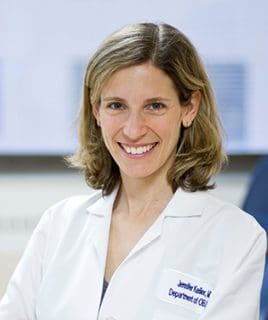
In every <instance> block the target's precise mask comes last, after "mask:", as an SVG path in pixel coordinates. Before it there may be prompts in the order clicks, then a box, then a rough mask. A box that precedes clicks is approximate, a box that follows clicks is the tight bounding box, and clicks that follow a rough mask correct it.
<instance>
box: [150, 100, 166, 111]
mask: <svg viewBox="0 0 268 320" xmlns="http://www.w3.org/2000/svg"><path fill="white" fill-rule="evenodd" d="M164 109H165V106H164V105H163V104H162V103H160V102H153V103H151V104H150V105H149V106H148V110H150V111H164Z"/></svg>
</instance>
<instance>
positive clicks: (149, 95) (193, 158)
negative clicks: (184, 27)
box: [0, 23, 266, 320]
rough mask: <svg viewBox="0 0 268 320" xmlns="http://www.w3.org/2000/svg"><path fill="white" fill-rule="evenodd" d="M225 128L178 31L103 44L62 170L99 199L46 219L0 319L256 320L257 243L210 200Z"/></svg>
mask: <svg viewBox="0 0 268 320" xmlns="http://www.w3.org/2000/svg"><path fill="white" fill-rule="evenodd" d="M220 128H221V125H220V121H219V119H218V115H217V108H216V104H215V102H214V97H213V92H212V88H211V85H210V82H209V80H208V77H207V75H206V72H205V69H204V67H203V65H202V63H201V60H200V58H199V56H198V54H197V52H196V50H195V49H194V47H193V45H192V44H191V43H190V41H189V40H188V39H187V38H186V37H185V36H184V35H183V34H182V33H181V32H180V31H178V30H177V29H175V28H174V27H172V26H169V25H167V24H159V25H157V24H152V23H141V24H134V25H128V26H126V27H124V28H122V29H121V30H119V31H117V32H115V33H114V34H112V35H111V36H110V37H108V38H107V39H106V40H105V41H104V43H103V44H102V45H101V46H100V48H99V49H98V50H97V52H96V53H95V54H94V56H93V57H92V59H91V60H90V61H89V65H88V68H87V71H86V76H85V85H84V95H83V102H82V106H81V113H80V148H79V150H78V151H77V152H76V154H75V155H73V156H71V157H69V158H68V161H69V162H70V163H71V165H73V166H76V167H79V168H82V169H83V170H84V173H85V178H86V181H87V182H88V184H89V185H90V186H91V187H93V188H95V189H100V191H97V192H96V193H95V194H94V195H93V196H84V197H79V196H78V197H72V198H69V199H66V200H64V201H62V202H60V203H57V204H55V205H54V206H52V207H51V208H49V209H48V210H47V211H46V212H45V214H44V216H43V217H42V219H41V221H40V222H39V224H38V226H37V228H36V230H35V232H34V234H33V236H32V238H31V240H30V242H29V245H28V247H27V249H26V251H25V253H24V255H23V258H22V260H21V262H20V263H19V265H18V267H17V269H16V271H15V273H14V275H13V277H12V279H11V280H10V283H9V286H8V288H7V292H6V294H5V296H4V298H3V300H2V301H1V303H0V319H1V320H10V319H12V320H26V319H27V320H56V319H58V320H61V319H64V320H73V319H77V320H86V319H91V320H95V319H96V320H97V319H99V320H104V319H114V320H125V319H127V320H149V319H152V320H166V319H170V320H182V319H200V320H201V319H203V320H215V319H217V320H223V319H224V320H225V319H243V320H257V319H258V318H259V310H258V309H259V295H260V288H261V283H262V276H263V268H264V259H265V251H266V238H265V232H264V230H263V229H262V228H261V227H260V226H259V225H258V224H257V222H256V221H255V220H254V218H253V217H251V216H249V215H248V214H246V213H245V212H243V211H241V210H240V209H238V208H236V207H234V206H233V205H230V204H228V203H225V202H222V201H220V200H219V199H215V198H214V197H212V196H211V195H210V194H209V192H208V189H210V188H212V187H213V185H211V184H210V182H209V181H210V178H211V177H212V176H213V174H215V173H216V172H218V171H219V170H220V168H221V167H222V165H223V163H224V161H225V159H226V157H225V155H224V151H223V150H222V140H221V132H220Z"/></svg>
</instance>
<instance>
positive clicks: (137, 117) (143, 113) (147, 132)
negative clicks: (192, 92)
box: [93, 63, 198, 178]
mask: <svg viewBox="0 0 268 320" xmlns="http://www.w3.org/2000/svg"><path fill="white" fill-rule="evenodd" d="M100 101H101V102H100V105H99V106H98V107H97V106H93V112H94V115H95V117H96V118H97V120H98V123H99V125H100V127H101V131H102V135H103V139H104V142H105V145H106V147H107V149H108V150H109V152H110V154H111V156H112V157H113V159H114V161H115V162H116V163H117V165H118V167H119V169H120V173H121V175H122V178H124V176H127V177H132V178H147V177H153V176H156V175H165V176H166V174H167V171H168V169H169V168H170V166H171V165H172V163H173V160H174V156H175V153H176V147H177V143H178V138H179V135H180V128H181V124H182V121H186V122H187V121H192V120H193V118H194V117H195V115H196V113H197V109H198V106H197V109H196V108H195V107H194V105H193V103H189V105H188V106H184V107H182V106H181V104H180V102H179V98H178V93H177V92H176V90H175V88H174V85H173V82H172V80H171V79H170V78H169V77H168V76H167V75H166V74H165V73H164V72H163V71H162V70H160V69H158V68H156V67H155V66H153V65H152V64H150V63H145V64H141V65H136V66H132V67H128V68H125V69H121V70H119V71H117V72H115V73H114V74H113V75H112V76H111V77H110V78H109V80H108V81H107V83H106V85H105V86H104V88H103V90H102V93H101V99H100Z"/></svg>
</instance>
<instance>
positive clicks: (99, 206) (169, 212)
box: [87, 186, 207, 217]
mask: <svg viewBox="0 0 268 320" xmlns="http://www.w3.org/2000/svg"><path fill="white" fill-rule="evenodd" d="M118 189H119V186H117V187H116V188H115V190H114V191H113V192H112V193H111V194H110V195H108V196H102V194H101V192H99V193H97V194H96V195H95V197H94V200H95V201H92V202H93V204H91V205H90V206H89V207H88V208H87V211H88V212H89V213H91V214H94V215H97V216H105V215H106V214H107V212H111V211H112V207H113V203H114V201H115V198H116V195H117V192H118ZM206 193H207V192H205V191H196V192H187V191H184V190H182V189H180V188H178V189H177V191H176V192H175V194H174V195H173V197H172V198H171V200H170V202H169V203H168V205H167V207H166V208H165V210H164V216H165V217H194V216H201V215H202V214H203V212H204V210H205V207H206V199H207V198H206ZM92 200H93V199H92ZM96 200H97V201H96Z"/></svg>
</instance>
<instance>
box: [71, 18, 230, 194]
mask: <svg viewBox="0 0 268 320" xmlns="http://www.w3.org/2000/svg"><path fill="white" fill-rule="evenodd" d="M146 62H151V63H152V64H153V65H154V66H155V67H157V68H159V69H161V70H162V71H164V72H165V73H166V74H167V75H168V76H169V77H170V78H171V79H172V81H173V83H174V85H175V88H176V89H177V92H178V96H179V100H180V103H181V104H182V105H187V102H188V101H189V100H190V98H191V95H192V93H193V92H194V91H196V90H199V91H200V93H201V103H200V107H199V112H198V114H197V116H196V118H195V120H194V121H193V123H192V125H191V126H190V127H189V128H184V127H183V128H182V130H181V133H180V137H179V139H178V146H177V154H176V158H175V161H174V163H173V166H172V167H171V168H170V169H169V171H168V174H167V179H168V182H169V184H170V185H171V186H172V189H173V191H175V190H176V189H177V188H178V187H181V188H182V189H184V190H187V191H196V190H207V189H210V188H213V186H214V185H211V184H209V180H210V178H211V177H212V176H213V175H214V174H215V173H216V172H218V171H219V170H220V169H221V167H222V165H223V163H224V162H225V160H226V156H225V154H224V152H223V148H222V138H221V123H220V120H219V117H218V113H217V108H216V103H215V99H214V94H213V90H212V87H211V84H210V81H209V79H208V76H207V74H206V71H205V68H204V66H203V64H202V62H201V59H200V58H199V56H198V54H197V52H196V50H195V48H194V46H193V45H192V44H191V42H190V41H189V40H188V39H187V37H186V36H185V35H184V34H183V33H181V32H180V31H179V30H177V29H176V28H174V27H172V26H170V25H167V24H153V23H139V24H130V25H127V26H125V27H123V28H122V29H120V30H119V31H117V32H115V33H113V34H112V35H110V36H109V37H108V38H107V39H106V40H105V41H104V42H103V43H102V45H101V46H100V47H99V49H98V50H97V51H96V53H95V54H94V55H93V57H92V58H91V59H90V61H89V64H88V67H87V70H86V75H85V83H84V90H83V99H82V106H81V111H80V148H79V150H78V151H77V152H76V153H75V154H74V155H72V156H70V157H68V159H67V160H68V162H69V163H70V164H71V165H72V166H74V167H78V168H81V169H82V170H83V171H84V174H85V178H86V182H87V183H88V185H89V186H91V187H93V188H95V189H102V190H103V193H104V194H106V195H107V194H110V193H111V192H112V191H113V190H114V188H115V186H116V185H117V184H118V182H120V181H121V177H120V172H119V168H118V166H117V164H116V163H115V161H114V160H113V158H112V157H111V155H110V153H109V151H108V150H107V148H106V146H105V144H104V142H103V139H102V134H101V130H100V128H99V127H98V125H97V123H96V119H95V117H94V115H93V112H92V105H93V104H99V103H100V95H101V91H102V88H103V87H104V85H105V83H106V81H107V80H108V79H109V77H110V76H111V75H112V74H113V73H114V72H115V71H117V70H119V69H122V68H126V67H129V66H133V65H138V64H142V63H146Z"/></svg>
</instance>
